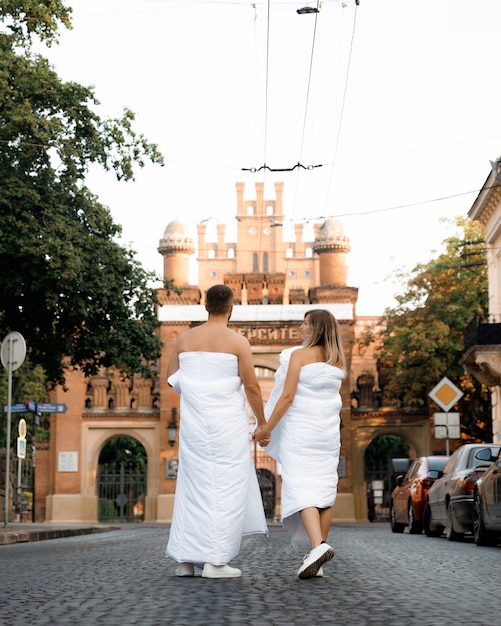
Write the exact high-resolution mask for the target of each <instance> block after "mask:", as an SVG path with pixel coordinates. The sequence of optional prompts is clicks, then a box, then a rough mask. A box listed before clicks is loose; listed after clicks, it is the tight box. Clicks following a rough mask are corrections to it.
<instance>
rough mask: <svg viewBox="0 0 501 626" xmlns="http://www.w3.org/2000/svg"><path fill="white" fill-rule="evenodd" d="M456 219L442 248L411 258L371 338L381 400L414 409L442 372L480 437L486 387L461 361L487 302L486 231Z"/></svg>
mask: <svg viewBox="0 0 501 626" xmlns="http://www.w3.org/2000/svg"><path fill="white" fill-rule="evenodd" d="M456 226H457V227H458V229H459V232H458V234H457V235H455V236H452V237H450V238H448V239H446V240H445V242H444V244H445V252H443V253H442V254H440V255H439V256H438V257H437V258H436V259H432V260H431V261H429V262H428V263H425V264H419V265H417V266H416V267H415V268H414V270H413V271H412V272H411V275H410V276H409V277H408V280H407V289H406V291H405V292H404V293H403V294H401V295H398V296H396V297H395V299H396V301H397V305H396V306H395V307H394V308H389V309H387V310H386V311H385V314H384V317H383V320H382V321H383V330H382V331H381V333H380V334H379V336H378V337H377V340H378V342H379V349H378V350H377V356H378V358H379V363H380V384H381V386H382V387H383V392H384V404H385V405H393V406H400V407H414V408H417V407H423V406H429V405H430V402H431V400H430V398H429V396H428V394H429V392H430V391H431V390H432V389H433V388H434V387H435V385H436V384H437V383H438V382H439V381H440V380H441V379H442V378H443V377H444V376H447V377H448V378H449V379H450V380H452V381H453V382H454V383H455V384H456V385H457V386H458V387H459V388H460V389H461V390H462V391H463V392H464V394H465V395H464V397H463V399H462V401H461V403H460V409H461V412H462V416H461V420H462V423H463V425H465V429H466V430H467V431H468V434H469V435H471V436H473V437H475V438H483V435H484V434H486V432H487V430H488V426H487V424H488V423H489V421H490V420H489V417H488V416H489V401H488V390H487V389H485V388H483V387H482V386H481V385H480V384H479V383H477V382H476V381H473V380H470V379H469V378H467V377H466V376H465V374H464V371H463V368H462V366H461V365H460V360H461V357H462V354H463V333H464V330H465V328H466V326H467V325H468V323H469V322H471V321H472V319H474V318H475V317H478V318H482V317H484V316H485V315H486V313H487V308H488V305H487V264H486V255H485V244H484V233H483V230H482V227H481V226H480V225H479V224H478V223H477V222H472V221H471V220H468V219H466V218H458V219H457V220H456ZM487 436H488V433H487Z"/></svg>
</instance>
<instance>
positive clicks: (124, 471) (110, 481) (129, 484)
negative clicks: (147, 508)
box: [98, 463, 146, 523]
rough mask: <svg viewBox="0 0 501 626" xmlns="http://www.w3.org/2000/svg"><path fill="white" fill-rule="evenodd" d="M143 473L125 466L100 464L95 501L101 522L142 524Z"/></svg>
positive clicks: (144, 483)
mask: <svg viewBox="0 0 501 626" xmlns="http://www.w3.org/2000/svg"><path fill="white" fill-rule="evenodd" d="M145 496H146V472H142V471H141V470H139V469H138V468H137V467H136V466H132V465H129V466H125V463H120V464H107V465H100V466H99V472H98V499H99V521H100V522H115V523H116V522H121V523H123V522H142V521H144V501H145Z"/></svg>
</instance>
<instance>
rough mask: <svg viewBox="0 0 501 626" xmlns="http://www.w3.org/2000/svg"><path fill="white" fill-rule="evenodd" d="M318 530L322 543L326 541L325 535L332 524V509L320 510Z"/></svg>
mask: <svg viewBox="0 0 501 626" xmlns="http://www.w3.org/2000/svg"><path fill="white" fill-rule="evenodd" d="M319 513H320V529H321V531H322V541H327V535H328V534H329V529H330V527H331V522H332V507H331V506H330V507H329V508H327V509H320V512H319Z"/></svg>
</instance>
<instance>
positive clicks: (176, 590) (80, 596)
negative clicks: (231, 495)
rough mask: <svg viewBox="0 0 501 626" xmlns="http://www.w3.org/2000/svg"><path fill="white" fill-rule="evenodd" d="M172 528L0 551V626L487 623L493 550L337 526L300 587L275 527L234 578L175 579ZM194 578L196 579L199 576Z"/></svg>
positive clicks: (296, 554)
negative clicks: (314, 572) (320, 564)
mask: <svg viewBox="0 0 501 626" xmlns="http://www.w3.org/2000/svg"><path fill="white" fill-rule="evenodd" d="M167 537H168V528H167V527H161V526H145V525H135V526H127V525H125V526H123V527H121V528H120V529H119V530H116V531H110V532H103V533H98V534H91V535H83V536H78V537H68V538H61V539H54V540H48V541H39V542H35V543H21V544H14V545H6V546H3V547H1V548H0V563H1V567H0V584H1V588H2V603H1V604H2V609H1V612H0V624H2V626H21V625H23V626H26V625H27V624H28V625H30V626H32V625H37V626H38V625H40V626H42V625H66V624H68V625H69V624H77V625H78V626H95V625H96V624H102V625H103V626H119V625H127V624H141V625H142V626H157V625H158V626H160V625H162V624H175V625H177V626H188V625H195V626H202V625H210V626H212V625H214V626H216V625H220V624H242V625H252V626H265V625H269V626H273V625H279V624H298V625H300V624H304V625H306V624H314V623H325V624H336V625H339V626H347V625H349V626H413V625H416V626H417V625H418V624H419V626H452V625H453V624H454V625H455V626H456V625H465V626H466V625H468V626H488V625H489V626H490V625H492V624H494V623H496V620H497V619H498V616H499V586H498V577H497V576H495V575H494V574H495V572H496V571H497V570H498V567H499V557H500V555H501V547H496V548H480V547H478V546H476V545H475V544H474V543H473V541H472V540H471V539H467V540H466V541H465V542H463V543H453V542H449V541H447V540H446V539H445V538H441V539H432V538H427V537H425V536H424V535H409V534H407V532H406V533H405V534H402V535H394V534H392V533H391V531H390V528H389V525H388V524H386V523H375V524H357V525H355V524H353V525H337V524H336V525H334V526H332V528H331V533H330V537H329V540H330V542H331V544H332V545H333V546H334V548H335V550H336V556H335V557H334V559H333V561H331V562H330V563H329V564H327V566H326V567H325V577H324V578H316V579H312V580H305V581H300V580H298V579H297V578H296V571H297V568H298V567H299V565H300V563H301V561H302V556H303V552H302V551H301V550H298V549H297V548H293V547H292V546H290V544H289V541H288V537H287V536H286V535H285V533H284V531H283V530H282V529H281V527H278V526H273V527H271V528H270V537H269V538H268V539H266V538H265V537H258V536H252V537H248V538H245V539H244V541H243V543H242V549H241V553H240V556H239V557H238V559H235V560H234V561H233V562H232V565H235V566H238V567H240V568H241V569H242V570H243V575H242V577H241V578H238V579H230V580H208V579H204V578H201V577H200V576H199V575H198V576H196V577H195V578H176V577H175V576H174V569H175V563H174V562H172V561H170V560H167V559H166V558H165V557H164V553H165V545H166V541H167ZM197 573H198V574H200V571H197Z"/></svg>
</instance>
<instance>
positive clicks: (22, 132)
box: [0, 0, 162, 383]
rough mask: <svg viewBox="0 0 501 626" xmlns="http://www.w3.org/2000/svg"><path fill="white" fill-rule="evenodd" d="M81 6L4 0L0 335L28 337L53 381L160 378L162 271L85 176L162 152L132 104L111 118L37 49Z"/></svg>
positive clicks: (0, 11)
mask: <svg viewBox="0 0 501 626" xmlns="http://www.w3.org/2000/svg"><path fill="white" fill-rule="evenodd" d="M70 13H71V9H70V8H68V7H66V6H65V5H64V3H63V2H61V1H60V0H50V1H46V2H40V1H39V0H4V1H3V2H2V3H1V4H0V267H1V268H2V271H1V272H0V338H1V336H2V335H5V334H6V333H7V332H10V331H11V330H16V331H18V332H20V333H21V334H22V335H23V336H24V337H25V339H26V344H27V349H28V356H29V359H30V362H31V363H32V364H33V365H37V364H39V365H42V366H43V368H44V370H45V372H46V374H47V377H48V379H49V380H50V381H51V382H52V383H64V366H72V365H76V366H80V367H81V368H82V369H83V370H84V372H85V373H86V374H92V373H95V372H96V371H97V370H98V369H99V368H100V367H101V366H104V367H108V366H112V365H114V366H117V367H118V368H119V369H120V370H122V371H123V372H124V373H126V374H131V373H133V372H140V373H142V374H143V375H151V373H152V367H151V365H152V363H153V362H154V361H155V359H157V358H158V356H159V353H160V343H159V340H158V338H157V337H156V335H155V329H156V327H157V325H158V322H157V317H156V304H157V300H156V296H155V293H154V291H153V289H152V288H151V287H150V285H151V281H152V279H153V278H154V276H153V275H152V274H151V273H148V272H146V271H145V270H144V269H143V268H142V266H141V265H140V264H139V262H138V261H137V260H136V259H135V253H134V252H133V251H132V250H130V249H127V248H125V247H123V246H121V245H119V244H118V243H117V238H118V236H119V235H120V226H118V225H117V224H115V223H114V222H113V220H112V217H111V214H110V212H109V210H108V209H107V208H106V207H105V206H103V205H102V204H100V202H99V201H98V198H97V197H96V196H95V195H94V194H93V193H92V192H91V191H90V190H89V189H88V188H87V187H86V185H85V176H86V174H87V172H88V170H89V168H90V167H91V166H98V167H102V168H104V169H105V170H108V171H111V172H113V173H114V174H115V175H116V177H117V178H118V179H119V180H123V181H130V180H133V179H134V168H135V167H143V166H144V165H145V164H146V162H147V161H150V162H153V163H157V164H162V156H161V154H160V153H159V151H158V149H157V147H156V146H155V145H154V144H151V143H149V142H148V141H147V140H146V138H145V137H144V136H142V135H138V134H136V132H135V131H134V129H133V122H134V114H133V113H132V112H131V111H130V110H127V109H125V110H124V112H123V115H122V116H121V117H120V118H119V119H101V117H99V115H98V114H97V113H96V110H97V109H98V106H99V101H98V100H97V98H96V96H95V94H94V91H93V89H92V88H90V87H84V86H82V85H79V84H77V83H74V82H62V81H61V80H60V79H59V77H58V75H57V74H56V73H55V71H54V70H53V69H52V68H51V66H50V65H49V63H48V62H47V60H46V59H45V58H43V57H42V56H41V55H40V54H37V53H35V52H34V51H33V46H34V43H35V42H36V43H37V44H38V45H40V43H42V44H43V43H45V44H46V45H51V44H53V43H56V42H57V34H58V28H60V27H61V26H64V27H67V28H71V23H70ZM64 359H66V360H65V361H64V365H63V360H64Z"/></svg>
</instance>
